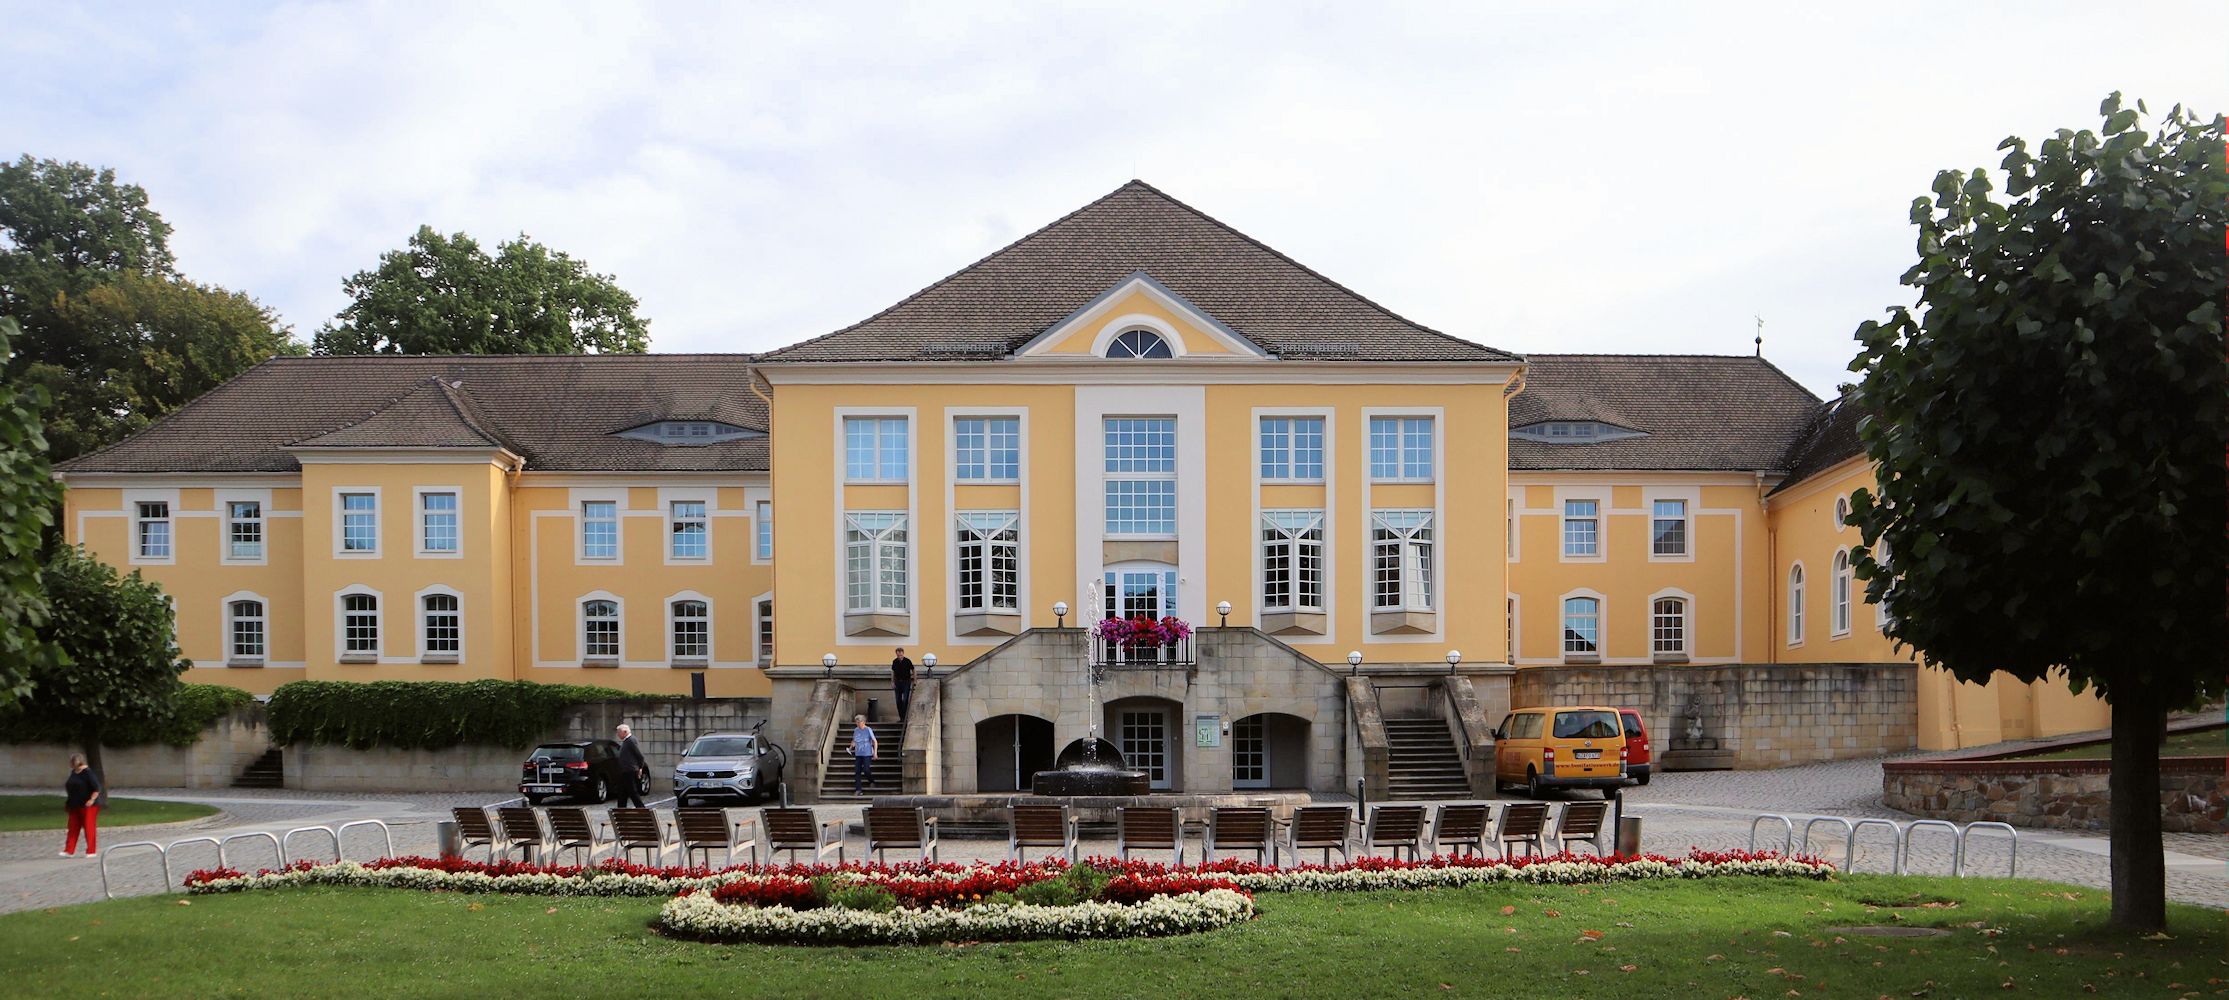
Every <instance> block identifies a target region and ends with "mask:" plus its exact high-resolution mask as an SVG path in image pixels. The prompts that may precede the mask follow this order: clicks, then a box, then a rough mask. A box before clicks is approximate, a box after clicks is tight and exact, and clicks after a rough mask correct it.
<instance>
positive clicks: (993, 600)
mask: <svg viewBox="0 0 2229 1000" xmlns="http://www.w3.org/2000/svg"><path fill="white" fill-rule="evenodd" d="M956 521H957V532H958V544H959V551H958V559H957V560H956V562H955V566H956V568H957V571H958V575H957V579H956V581H955V582H956V583H957V585H958V588H959V593H958V594H956V595H955V600H954V602H953V605H954V608H955V610H957V611H958V612H959V613H960V614H969V615H974V614H1001V613H1004V614H1018V613H1020V611H1021V606H1022V601H1021V515H1020V514H1019V513H1018V512H1016V511H1011V510H978V511H962V512H960V514H959V515H958V516H957V518H956Z"/></svg>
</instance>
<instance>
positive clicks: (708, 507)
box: [665, 497, 713, 565]
mask: <svg viewBox="0 0 2229 1000" xmlns="http://www.w3.org/2000/svg"><path fill="white" fill-rule="evenodd" d="M682 504H695V505H696V506H697V513H695V514H694V515H690V516H686V517H684V516H683V515H682V514H681V509H680V508H681V505H682ZM665 508H666V510H665V514H666V524H665V528H666V561H667V562H669V563H682V564H685V565H695V564H699V563H709V562H711V561H712V513H713V511H712V501H711V499H710V498H699V497H666V498H665ZM684 524H695V525H696V526H697V537H698V538H699V539H701V547H702V548H703V551H702V552H700V553H698V554H697V555H682V554H681V549H680V545H681V531H680V527H681V526H682V525H684Z"/></svg>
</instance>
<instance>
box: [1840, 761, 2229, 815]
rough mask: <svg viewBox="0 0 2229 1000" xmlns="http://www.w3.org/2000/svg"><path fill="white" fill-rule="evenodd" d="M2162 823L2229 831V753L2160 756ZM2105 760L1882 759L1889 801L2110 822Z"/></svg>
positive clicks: (1914, 809)
mask: <svg viewBox="0 0 2229 1000" xmlns="http://www.w3.org/2000/svg"><path fill="white" fill-rule="evenodd" d="M2159 769H2160V775H2159V784H2160V790H2159V805H2160V813H2161V815H2160V825H2161V827H2162V828H2163V829H2166V830H2169V831H2174V832H2182V833H2229V779H2225V778H2224V776H2223V775H2224V771H2225V770H2229V758H2222V757H2170V758H2167V759H2164V760H2162V761H2160V762H2159ZM2111 770H2112V762H2111V761H2105V760H2051V761H2042V760H1956V761H1946V760H1911V761H1889V762H1887V763H1885V764H1883V765H1882V766H1881V804H1883V805H1886V806H1888V807H1889V808H1891V809H1901V810H1903V811H1905V812H1908V813H1914V814H1917V815H1920V816H1927V817H1931V818H1934V819H1947V820H1950V821H1952V822H1956V823H1972V822H1976V821H1980V820H1993V821H1995V822H1999V823H2010V824H2012V825H2014V826H2031V827H2050V828H2056V829H2069V830H2103V829H2106V828H2107V826H2108V825H2109V824H2108V817H2109V815H2110V811H2111V804H2112V798H2113V796H2112V789H2111V786H2110V778H2111Z"/></svg>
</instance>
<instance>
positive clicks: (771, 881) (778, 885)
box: [682, 875, 820, 910]
mask: <svg viewBox="0 0 2229 1000" xmlns="http://www.w3.org/2000/svg"><path fill="white" fill-rule="evenodd" d="M691 891H693V890H687V889H684V890H682V893H683V894H684V895H686V894H688V893H689V892H691ZM712 898H713V899H717V900H719V901H720V902H723V903H732V904H735V905H737V906H787V907H789V908H790V909H792V910H810V909H813V908H814V907H817V906H819V905H820V894H819V893H816V892H814V891H813V883H812V880H810V879H802V878H792V877H790V876H787V875H776V876H774V877H772V878H768V879H766V880H764V881H755V880H754V881H744V882H729V883H728V884H726V885H723V886H720V887H718V888H715V889H713V890H712Z"/></svg>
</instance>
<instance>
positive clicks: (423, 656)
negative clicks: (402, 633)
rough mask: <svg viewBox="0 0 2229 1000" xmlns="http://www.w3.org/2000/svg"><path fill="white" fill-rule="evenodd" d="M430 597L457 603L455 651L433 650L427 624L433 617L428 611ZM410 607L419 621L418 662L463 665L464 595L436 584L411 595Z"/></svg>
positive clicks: (417, 633) (417, 634)
mask: <svg viewBox="0 0 2229 1000" xmlns="http://www.w3.org/2000/svg"><path fill="white" fill-rule="evenodd" d="M429 597H446V598H449V599H450V600H453V601H455V602H457V610H456V611H455V612H454V613H455V615H456V616H457V648H456V649H455V650H451V651H443V652H436V651H435V650H434V649H433V648H432V638H433V637H432V634H431V633H430V632H429V631H428V629H429V628H430V625H429V623H428V622H427V619H428V618H430V617H432V616H431V615H430V614H429V613H428V612H427V610H426V598H429ZM410 607H411V613H412V614H413V615H414V616H415V618H416V620H417V631H416V632H415V633H414V634H415V635H416V636H417V637H418V662H420V663H441V664H449V663H463V662H464V651H465V631H464V594H463V593H462V592H460V591H458V590H455V589H453V588H450V587H445V586H442V585H441V584H434V585H433V586H431V587H427V588H426V589H424V590H421V591H418V592H417V593H415V594H412V595H410Z"/></svg>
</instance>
